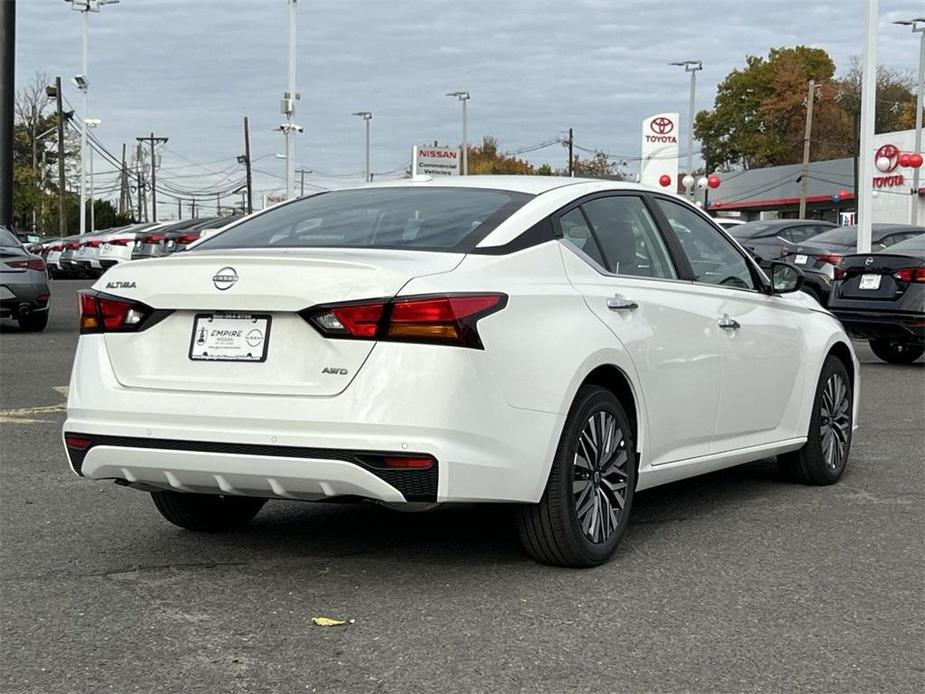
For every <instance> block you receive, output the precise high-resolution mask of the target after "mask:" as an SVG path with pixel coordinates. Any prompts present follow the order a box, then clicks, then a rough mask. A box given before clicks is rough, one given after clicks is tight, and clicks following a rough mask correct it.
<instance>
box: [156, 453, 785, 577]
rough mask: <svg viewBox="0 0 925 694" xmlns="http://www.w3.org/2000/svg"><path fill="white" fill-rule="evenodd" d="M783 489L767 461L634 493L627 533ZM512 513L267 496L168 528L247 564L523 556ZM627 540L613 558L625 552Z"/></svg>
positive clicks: (162, 537) (164, 535) (170, 539)
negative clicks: (204, 530) (246, 512)
mask: <svg viewBox="0 0 925 694" xmlns="http://www.w3.org/2000/svg"><path fill="white" fill-rule="evenodd" d="M789 487H791V485H790V484H789V483H788V482H786V481H785V480H784V479H783V477H782V476H781V474H780V472H779V471H778V467H777V464H776V462H775V461H774V460H773V459H770V460H764V461H760V462H756V463H750V464H748V465H743V466H739V467H736V468H731V469H728V470H722V471H720V472H716V473H712V474H708V475H704V476H701V477H697V478H693V479H690V480H683V481H680V482H675V483H672V484H668V485H664V486H660V487H657V488H655V489H651V490H646V491H643V492H640V493H639V494H638V495H637V496H636V499H635V502H634V508H633V513H632V516H631V519H630V526H629V529H628V531H627V538H628V539H629V538H631V543H630V544H632V545H638V544H641V543H645V540H646V537H647V536H648V535H650V534H654V533H657V532H659V530H658V528H657V526H658V524H661V523H672V522H679V521H687V522H696V521H697V520H698V519H700V518H703V517H705V516H709V515H712V514H714V513H716V512H718V511H720V512H735V510H736V509H737V508H739V507H742V506H747V505H748V504H749V503H750V501H751V500H753V499H755V498H758V497H764V496H766V495H767V494H768V493H769V492H770V491H772V490H774V489H781V488H782V489H783V490H786V489H787V488H789ZM784 493H785V492H784ZM513 514H514V509H513V507H512V506H511V505H507V504H497V505H496V504H483V505H479V504H459V505H445V506H442V507H440V508H438V509H435V510H432V511H427V512H422V513H408V512H401V511H394V510H391V509H388V508H384V507H382V506H379V505H377V504H372V503H357V504H353V503H351V504H330V503H299V502H279V501H271V502H269V503H268V504H267V505H266V506H265V507H264V509H263V511H261V513H260V515H258V516H257V518H256V519H255V520H254V521H253V522H252V523H251V524H250V526H248V528H247V529H245V530H243V531H240V532H236V533H230V534H221V535H194V534H192V533H185V532H184V531H181V530H179V529H177V530H175V532H177V533H183V535H184V538H183V542H182V545H184V546H185V547H186V549H190V544H191V543H193V544H194V545H200V543H202V544H201V545H200V546H201V547H202V548H203V550H204V551H206V546H207V547H208V553H209V554H214V553H215V550H216V549H218V550H220V553H222V554H223V555H226V556H228V557H229V559H233V558H234V557H235V556H246V557H247V561H248V562H250V561H252V560H255V559H256V560H268V559H269V560H278V559H280V558H287V559H292V558H296V557H314V558H319V559H323V558H338V557H353V556H365V557H368V558H372V559H386V560H390V561H403V562H405V561H412V562H419V563H427V564H457V565H459V564H480V565H484V564H505V563H521V562H530V559H529V558H528V557H527V556H526V554H525V553H524V552H523V550H522V549H521V547H520V544H519V542H518V538H517V532H516V529H515V526H514V522H513ZM161 527H162V526H161ZM155 538H157V539H155ZM151 541H152V543H154V542H160V541H163V542H164V545H165V546H164V547H163V548H162V551H163V553H164V554H167V555H169V554H170V553H171V549H170V547H171V546H173V545H174V543H175V542H176V535H174V534H173V533H171V531H170V530H167V531H166V532H157V533H154V534H153V536H152V538H151ZM627 544H628V543H626V542H624V546H623V547H622V548H621V550H619V551H618V557H619V555H620V554H621V553H623V552H626V551H628V550H627V548H626V545H627ZM174 549H176V547H174Z"/></svg>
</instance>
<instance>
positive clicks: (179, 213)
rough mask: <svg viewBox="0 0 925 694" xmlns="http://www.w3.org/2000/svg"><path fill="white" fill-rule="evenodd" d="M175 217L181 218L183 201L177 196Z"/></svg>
mask: <svg viewBox="0 0 925 694" xmlns="http://www.w3.org/2000/svg"><path fill="white" fill-rule="evenodd" d="M177 219H183V201H182V200H181V199H180V198H177Z"/></svg>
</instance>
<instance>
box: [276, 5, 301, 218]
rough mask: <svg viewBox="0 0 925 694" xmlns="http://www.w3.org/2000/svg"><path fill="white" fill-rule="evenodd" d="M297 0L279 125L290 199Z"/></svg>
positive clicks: (292, 190) (292, 13)
mask: <svg viewBox="0 0 925 694" xmlns="http://www.w3.org/2000/svg"><path fill="white" fill-rule="evenodd" d="M297 2H298V0H289V87H288V90H287V91H286V92H285V93H284V94H283V107H282V112H283V115H284V116H286V122H285V123H284V124H283V125H281V126H280V130H282V131H283V132H284V133H285V134H286V198H287V199H289V200H291V199H292V198H293V197H294V196H295V134H296V131H297V130H301V128H299V126H298V125H296V124H295V123H293V117H294V116H295V102H296V101H298V100H299V99H301V98H302V95H301V94H300V93H299V92H297V91H296V90H295V61H296V56H295V30H296V3H297Z"/></svg>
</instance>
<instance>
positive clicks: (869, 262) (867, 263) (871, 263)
mask: <svg viewBox="0 0 925 694" xmlns="http://www.w3.org/2000/svg"><path fill="white" fill-rule="evenodd" d="M864 264H865V265H873V264H874V259H873V258H871V257H870V256H868V257H867V260H865V261H864Z"/></svg>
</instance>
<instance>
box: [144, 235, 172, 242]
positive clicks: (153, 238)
mask: <svg viewBox="0 0 925 694" xmlns="http://www.w3.org/2000/svg"><path fill="white" fill-rule="evenodd" d="M165 238H167V237H166V236H164V235H163V234H151V235H150V236H145V243H160V242H161V241H163V240H164V239H165Z"/></svg>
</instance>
